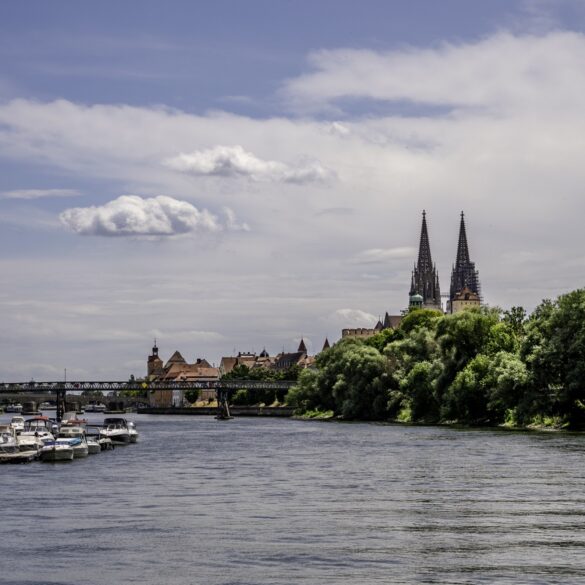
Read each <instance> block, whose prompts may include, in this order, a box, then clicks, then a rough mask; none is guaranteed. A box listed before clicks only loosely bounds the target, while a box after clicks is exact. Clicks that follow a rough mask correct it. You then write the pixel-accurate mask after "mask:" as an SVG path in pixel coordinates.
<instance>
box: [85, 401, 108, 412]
mask: <svg viewBox="0 0 585 585" xmlns="http://www.w3.org/2000/svg"><path fill="white" fill-rule="evenodd" d="M106 408H107V407H106V405H105V404H102V403H101V402H94V403H91V404H88V405H87V406H86V407H85V412H105V411H106Z"/></svg>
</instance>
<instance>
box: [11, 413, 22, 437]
mask: <svg viewBox="0 0 585 585" xmlns="http://www.w3.org/2000/svg"><path fill="white" fill-rule="evenodd" d="M10 426H11V427H12V428H13V429H14V430H15V431H16V434H17V435H18V434H19V433H21V432H22V431H24V416H22V415H20V414H15V415H14V416H13V417H12V419H11V420H10Z"/></svg>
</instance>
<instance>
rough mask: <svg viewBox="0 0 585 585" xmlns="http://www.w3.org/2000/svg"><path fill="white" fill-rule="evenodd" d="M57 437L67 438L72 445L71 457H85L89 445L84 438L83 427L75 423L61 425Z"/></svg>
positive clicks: (87, 453)
mask: <svg viewBox="0 0 585 585" xmlns="http://www.w3.org/2000/svg"><path fill="white" fill-rule="evenodd" d="M57 438H58V439H68V440H69V441H70V444H71V446H72V447H73V458H74V459H78V458H80V457H87V456H88V455H89V447H88V445H87V439H86V438H85V429H84V428H83V427H81V426H76V425H71V424H68V425H62V426H61V428H60V429H59V436H58V437H57Z"/></svg>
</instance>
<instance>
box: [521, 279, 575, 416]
mask: <svg viewBox="0 0 585 585" xmlns="http://www.w3.org/2000/svg"><path fill="white" fill-rule="evenodd" d="M522 355H523V357H524V359H525V360H526V364H527V367H528V370H529V372H530V376H531V382H532V396H531V397H532V400H531V410H532V411H533V412H538V411H540V412H542V411H543V410H544V411H545V412H547V413H548V414H553V415H558V416H559V417H561V418H562V419H563V420H564V421H566V422H567V423H568V424H569V425H570V426H572V427H581V426H583V425H584V424H585V289H579V290H576V291H573V292H570V293H568V294H566V295H562V296H560V297H559V298H558V300H557V301H556V302H555V303H551V302H550V301H544V302H543V303H542V304H541V305H540V306H539V307H538V308H537V310H536V311H535V312H534V313H533V315H531V317H530V319H529V321H528V324H527V326H526V338H525V340H524V343H523V346H522Z"/></svg>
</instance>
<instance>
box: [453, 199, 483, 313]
mask: <svg viewBox="0 0 585 585" xmlns="http://www.w3.org/2000/svg"><path fill="white" fill-rule="evenodd" d="M464 289H467V291H466V292H468V293H469V292H471V293H474V294H475V295H476V296H477V298H478V299H481V286H480V283H479V273H478V271H477V270H476V269H475V262H472V261H471V259H470V258H469V247H468V245H467V232H466V230H465V216H464V214H463V211H462V212H461V223H460V225H459V241H458V243H457V258H456V260H455V264H454V265H453V271H452V272H451V288H450V290H449V304H448V306H447V311H448V312H449V313H452V312H453V301H454V300H455V298H456V297H457V295H459V293H461V292H462V291H463V290H464Z"/></svg>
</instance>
